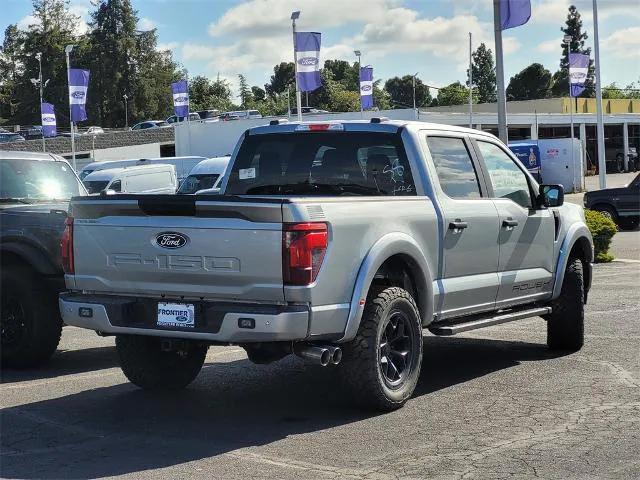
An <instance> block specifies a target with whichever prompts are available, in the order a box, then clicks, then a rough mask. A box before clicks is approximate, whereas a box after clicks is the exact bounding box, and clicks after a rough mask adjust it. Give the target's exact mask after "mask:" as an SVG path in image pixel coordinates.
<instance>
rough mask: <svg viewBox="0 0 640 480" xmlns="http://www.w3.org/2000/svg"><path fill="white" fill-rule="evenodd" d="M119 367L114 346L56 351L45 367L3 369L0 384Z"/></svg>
mask: <svg viewBox="0 0 640 480" xmlns="http://www.w3.org/2000/svg"><path fill="white" fill-rule="evenodd" d="M117 366H119V364H118V356H117V354H116V349H115V347H114V346H105V347H94V348H84V349H81V350H62V351H61V350H58V351H57V352H56V353H55V355H54V356H53V357H52V358H51V360H49V361H48V362H47V363H46V364H45V365H42V366H41V367H38V368H30V369H26V370H14V369H11V368H4V369H3V370H2V375H1V379H0V383H2V384H10V383H18V382H27V381H31V380H41V379H48V378H60V377H63V376H67V375H75V374H78V373H85V372H93V371H96V370H104V369H107V368H113V367H117Z"/></svg>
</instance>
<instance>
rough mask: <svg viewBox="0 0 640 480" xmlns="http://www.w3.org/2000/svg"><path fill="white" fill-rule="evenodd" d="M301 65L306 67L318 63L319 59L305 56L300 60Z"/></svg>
mask: <svg viewBox="0 0 640 480" xmlns="http://www.w3.org/2000/svg"><path fill="white" fill-rule="evenodd" d="M298 63H299V64H300V65H304V66H305V67H309V66H311V65H317V64H318V59H317V58H316V57H303V58H301V59H299V60H298Z"/></svg>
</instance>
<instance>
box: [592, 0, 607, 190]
mask: <svg viewBox="0 0 640 480" xmlns="http://www.w3.org/2000/svg"><path fill="white" fill-rule="evenodd" d="M599 38H600V37H599V36H598V2H597V0H593V44H594V47H595V48H594V50H595V56H596V58H595V61H596V107H597V117H598V127H597V137H598V177H599V179H600V188H601V189H603V188H607V163H606V161H605V158H604V118H603V115H602V77H601V76H600V39H599Z"/></svg>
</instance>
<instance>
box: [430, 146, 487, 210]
mask: <svg viewBox="0 0 640 480" xmlns="http://www.w3.org/2000/svg"><path fill="white" fill-rule="evenodd" d="M427 145H428V146H429V152H430V153H431V158H432V159H433V163H434V165H435V167H436V172H437V174H438V181H439V182H440V187H441V188H442V191H443V192H444V193H445V194H446V195H447V196H448V197H450V198H460V199H469V198H480V196H481V195H480V183H479V181H478V174H477V172H476V170H475V168H474V166H473V161H472V160H471V156H470V155H469V151H468V150H467V147H466V146H465V144H464V140H463V139H461V138H452V137H427Z"/></svg>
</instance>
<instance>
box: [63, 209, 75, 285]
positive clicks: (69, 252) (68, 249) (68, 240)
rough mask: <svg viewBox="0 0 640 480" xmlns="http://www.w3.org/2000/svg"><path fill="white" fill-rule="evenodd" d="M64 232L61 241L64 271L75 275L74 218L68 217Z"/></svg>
mask: <svg viewBox="0 0 640 480" xmlns="http://www.w3.org/2000/svg"><path fill="white" fill-rule="evenodd" d="M64 225H65V228H64V232H63V233H62V239H61V240H60V257H61V258H62V269H63V270H64V273H69V274H72V275H73V273H74V265H73V218H72V217H67V218H66V220H65V221H64Z"/></svg>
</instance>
